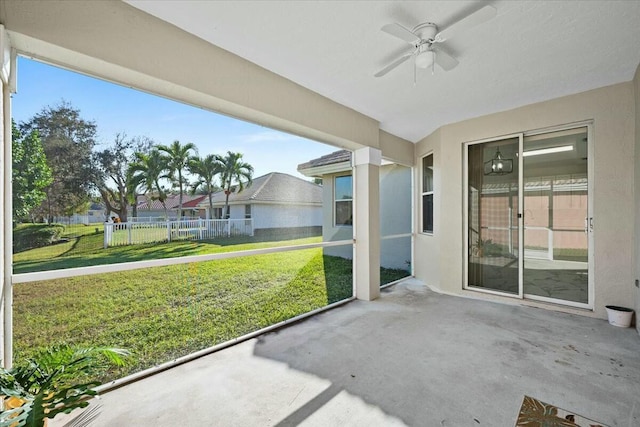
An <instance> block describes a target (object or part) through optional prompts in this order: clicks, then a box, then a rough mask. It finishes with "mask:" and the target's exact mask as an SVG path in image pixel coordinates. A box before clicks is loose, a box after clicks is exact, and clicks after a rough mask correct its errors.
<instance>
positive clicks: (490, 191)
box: [467, 137, 521, 295]
mask: <svg viewBox="0 0 640 427" xmlns="http://www.w3.org/2000/svg"><path fill="white" fill-rule="evenodd" d="M519 146H520V138H519V137H515V138H510V139H503V140H499V141H491V142H486V143H480V144H473V145H468V146H467V150H468V151H467V165H468V169H467V189H468V190H467V286H468V287H472V288H479V289H484V290H489V291H496V292H501V293H508V294H515V295H521V291H520V286H519V283H520V280H519V268H520V266H519V264H520V263H519V256H520V255H519V246H520V243H519V242H520V238H519V226H518V212H519V209H518V206H519V204H518V200H519V194H518V188H519V184H518V182H519V179H518V176H519V173H518V172H519V166H518V157H517V153H518V151H519Z"/></svg>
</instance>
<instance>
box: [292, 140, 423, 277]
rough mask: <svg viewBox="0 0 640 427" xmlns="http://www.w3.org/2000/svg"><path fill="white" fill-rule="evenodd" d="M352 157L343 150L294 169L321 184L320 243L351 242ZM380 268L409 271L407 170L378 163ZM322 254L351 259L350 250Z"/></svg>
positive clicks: (409, 194)
mask: <svg viewBox="0 0 640 427" xmlns="http://www.w3.org/2000/svg"><path fill="white" fill-rule="evenodd" d="M351 157H352V154H351V152H350V151H347V150H340V151H335V152H333V153H331V154H327V155H325V156H322V157H319V158H317V159H313V160H309V161H308V162H306V163H302V164H300V165H298V172H300V173H301V174H303V175H305V176H308V177H314V178H321V179H322V183H323V190H324V191H323V201H324V203H323V206H324V209H323V215H322V217H323V223H322V237H323V241H335V240H347V239H352V238H353V178H352V160H351ZM380 199H381V203H380V232H381V236H382V240H381V243H380V264H381V266H382V267H385V268H395V269H403V270H406V269H409V267H410V263H411V236H410V234H411V169H410V168H408V167H403V166H401V165H398V164H395V163H391V162H386V161H383V162H382V166H381V167H380ZM325 254H327V255H333V256H340V257H342V258H347V259H351V258H352V257H353V250H352V248H350V247H344V246H339V247H332V248H325Z"/></svg>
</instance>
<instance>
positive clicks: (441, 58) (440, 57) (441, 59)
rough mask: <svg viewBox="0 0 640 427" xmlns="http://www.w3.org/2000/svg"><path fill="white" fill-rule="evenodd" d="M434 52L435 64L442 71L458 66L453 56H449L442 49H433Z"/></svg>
mask: <svg viewBox="0 0 640 427" xmlns="http://www.w3.org/2000/svg"><path fill="white" fill-rule="evenodd" d="M433 50H434V51H435V52H436V64H438V65H439V66H441V67H442V69H443V70H445V71H449V70H452V69H454V68H455V67H456V65H458V64H459V62H458V60H457V59H456V58H454V57H453V56H451V55H449V54H448V53H447V52H445V51H444V50H442V49H436V48H434V49H433Z"/></svg>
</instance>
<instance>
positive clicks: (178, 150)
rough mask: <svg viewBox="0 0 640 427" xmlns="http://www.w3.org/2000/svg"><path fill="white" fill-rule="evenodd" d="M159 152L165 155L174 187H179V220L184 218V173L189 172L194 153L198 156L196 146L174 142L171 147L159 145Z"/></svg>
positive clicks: (189, 143)
mask: <svg viewBox="0 0 640 427" xmlns="http://www.w3.org/2000/svg"><path fill="white" fill-rule="evenodd" d="M158 150H159V151H161V152H162V153H163V154H164V157H165V161H166V165H167V172H168V176H169V177H170V179H171V181H172V182H173V184H174V186H176V187H178V191H179V199H178V219H180V218H182V194H183V192H184V185H185V184H186V182H185V177H184V173H185V172H186V171H187V170H188V167H189V163H190V162H191V161H192V160H193V158H194V156H193V155H192V154H193V153H196V154H197V149H196V146H195V145H194V144H192V143H191V142H188V143H186V144H184V145H182V144H181V143H180V141H173V143H172V144H171V145H169V146H167V145H158Z"/></svg>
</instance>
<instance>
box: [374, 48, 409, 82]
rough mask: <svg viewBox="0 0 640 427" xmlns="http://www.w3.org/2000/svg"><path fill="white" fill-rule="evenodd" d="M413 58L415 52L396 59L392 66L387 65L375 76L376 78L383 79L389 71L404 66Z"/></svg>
mask: <svg viewBox="0 0 640 427" xmlns="http://www.w3.org/2000/svg"><path fill="white" fill-rule="evenodd" d="M412 56H413V52H410V53H406V54H405V55H403V56H401V57H400V58H398V59H396V60H395V61H393V62H392V63H391V64H389V65H387V66H386V67H384V68H383V69H382V70H380V71H378V72H377V73H375V74H374V76H375V77H382V76H384V75H385V74H387V73H388V72H389V71H391V70H393V69H394V68H396V67H397V66H398V65H400V64H402V63H403V62H404V61H406V60H407V59H409V58H411V57H412Z"/></svg>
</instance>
